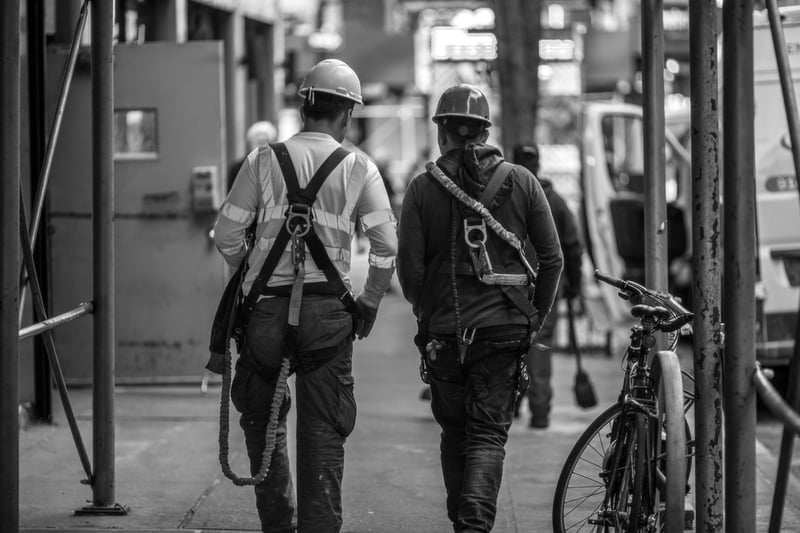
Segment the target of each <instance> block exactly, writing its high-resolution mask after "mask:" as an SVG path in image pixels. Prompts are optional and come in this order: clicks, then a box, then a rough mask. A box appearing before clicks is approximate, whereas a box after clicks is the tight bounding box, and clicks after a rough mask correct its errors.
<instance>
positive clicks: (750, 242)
mask: <svg viewBox="0 0 800 533" xmlns="http://www.w3.org/2000/svg"><path fill="white" fill-rule="evenodd" d="M722 9H723V11H722V24H723V31H722V33H723V36H722V37H723V47H722V48H723V50H724V57H723V69H722V70H723V76H724V78H723V86H724V87H725V98H724V102H723V106H724V107H723V110H724V117H723V142H724V158H725V161H724V166H723V174H724V177H725V182H724V186H723V190H724V195H725V196H724V202H725V204H724V228H725V231H724V233H725V235H724V239H725V241H724V247H723V248H724V254H725V269H724V289H723V301H724V303H725V305H724V308H723V318H724V322H725V323H726V326H727V327H726V331H727V333H726V336H727V339H726V342H725V345H726V353H725V365H724V369H723V377H724V384H725V386H724V394H723V400H724V412H725V435H726V443H725V531H726V532H729V533H730V532H734V531H736V532H743V533H745V532H752V531H755V530H756V500H755V492H756V491H755V464H756V457H755V446H754V444H753V443H754V442H755V438H756V435H755V427H756V390H755V385H754V383H753V373H754V372H755V362H756V356H755V353H756V350H755V323H756V316H755V315H756V313H755V309H756V305H755V290H754V287H755V282H756V224H755V196H756V195H755V190H754V189H755V180H754V179H753V176H754V175H755V161H754V155H753V150H754V148H753V147H754V133H753V113H754V105H755V104H754V101H753V100H754V96H753V0H732V1H727V2H725V3H724V5H723V8H722Z"/></svg>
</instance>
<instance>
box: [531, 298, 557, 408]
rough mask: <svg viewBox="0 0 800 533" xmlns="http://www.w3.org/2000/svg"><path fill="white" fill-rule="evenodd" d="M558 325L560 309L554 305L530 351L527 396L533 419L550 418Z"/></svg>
mask: <svg viewBox="0 0 800 533" xmlns="http://www.w3.org/2000/svg"><path fill="white" fill-rule="evenodd" d="M557 323H558V307H557V306H556V305H554V306H553V309H552V311H550V314H549V315H547V318H546V319H545V320H544V323H543V324H542V328H541V329H540V330H539V334H538V335H537V336H536V341H535V342H534V345H533V346H531V347H530V349H529V350H528V375H529V376H530V378H531V385H530V387H528V392H527V393H526V396H527V397H528V405H529V406H530V408H531V417H532V418H538V419H542V420H547V419H548V418H549V416H550V410H551V408H552V401H553V387H552V385H551V380H552V377H553V349H552V344H553V340H554V337H555V330H556V324H557ZM537 345H541V346H537ZM542 346H543V347H542Z"/></svg>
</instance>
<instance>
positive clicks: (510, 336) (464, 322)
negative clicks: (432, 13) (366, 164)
mask: <svg viewBox="0 0 800 533" xmlns="http://www.w3.org/2000/svg"><path fill="white" fill-rule="evenodd" d="M433 121H434V122H435V123H436V124H437V125H438V134H437V140H438V144H439V150H440V152H441V154H442V156H441V157H440V158H439V159H438V160H437V161H436V163H435V164H433V163H431V164H428V165H427V166H426V170H427V172H425V173H423V174H420V175H418V176H417V177H416V178H414V180H413V181H412V182H411V184H410V185H409V187H408V190H407V191H406V194H405V197H404V199H403V207H402V212H401V216H400V225H399V232H398V233H399V242H400V247H399V253H398V262H397V266H398V276H399V279H400V285H401V287H402V289H403V295H404V296H405V297H406V299H407V300H408V301H409V302H411V305H412V309H413V312H414V315H415V316H416V318H417V323H418V333H417V336H416V337H415V339H414V341H415V344H416V345H417V348H418V349H419V351H420V355H421V376H422V378H423V381H426V380H427V381H429V382H430V385H431V395H432V398H431V410H432V412H433V416H434V418H435V419H436V421H437V423H438V424H439V426H440V427H441V430H442V431H441V444H440V449H441V463H442V473H443V476H444V484H445V488H446V490H447V516H448V518H450V520H451V521H452V523H453V527H454V530H455V531H470V532H486V531H491V529H492V527H493V525H494V520H495V515H496V512H497V496H498V491H499V489H500V483H501V479H502V474H503V459H504V457H505V443H506V441H507V439H508V430H509V428H510V426H511V422H512V419H513V413H514V405H515V402H516V397H517V395H518V394H521V391H522V390H523V389H524V384H525V383H526V378H527V374H526V371H525V370H524V358H525V354H526V353H527V349H528V346H529V344H530V339H531V338H532V337H535V335H536V332H537V331H538V329H539V323H540V320H542V319H544V317H545V316H547V314H548V313H549V311H550V306H551V305H552V303H553V299H554V298H555V295H556V289H557V286H558V278H559V275H560V272H561V262H562V258H561V250H560V248H559V244H558V236H557V234H556V229H555V224H554V223H553V217H552V216H551V215H550V209H549V207H548V205H547V201H546V199H545V196H544V191H542V188H541V186H540V185H539V182H538V181H537V180H536V179H535V178H534V177H533V175H531V173H530V172H528V170H526V169H525V168H524V167H521V166H518V165H511V164H510V163H507V162H505V161H504V160H503V156H502V154H501V153H500V150H499V149H498V148H496V147H494V146H491V145H488V144H486V141H487V139H488V136H489V127H490V126H491V119H490V115H489V103H488V100H487V98H486V96H485V95H484V94H483V93H482V92H481V91H480V90H479V89H477V88H476V87H473V86H471V85H466V84H462V85H456V86H453V87H450V88H449V89H447V90H446V91H445V92H444V93H443V94H442V95H441V98H440V99H439V102H438V105H437V108H436V114H435V115H434V116H433ZM478 200H480V202H478ZM467 205H469V206H470V207H467ZM484 206H485V207H484ZM487 215H488V216H487ZM528 239H531V240H532V243H533V246H534V248H535V250H536V253H537V256H538V258H539V270H538V278H537V282H536V286H535V289H534V287H533V286H532V282H533V276H534V274H533V269H532V268H531V266H530V264H529V263H528V261H527V260H526V258H525V255H524V252H523V251H522V247H521V245H520V242H521V241H522V242H524V241H526V240H528Z"/></svg>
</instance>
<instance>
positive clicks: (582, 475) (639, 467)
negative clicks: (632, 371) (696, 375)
mask: <svg viewBox="0 0 800 533" xmlns="http://www.w3.org/2000/svg"><path fill="white" fill-rule="evenodd" d="M623 412H625V413H626V415H625V416H621V415H622V413H623ZM620 424H622V425H620ZM645 448H646V433H645V422H644V415H643V414H642V413H636V412H633V411H630V410H625V407H624V406H623V405H622V404H614V405H612V406H611V407H609V408H608V409H606V410H605V411H604V412H603V413H601V414H600V416H598V417H597V418H596V419H595V420H594V421H593V422H592V423H591V424H590V425H589V427H588V428H586V430H585V431H584V432H583V433H582V434H581V436H580V437H579V438H578V440H577V441H576V443H575V445H574V446H573V448H572V450H571V451H570V453H569V455H568V456H567V460H566V462H565V463H564V466H563V468H562V470H561V474H560V475H559V478H558V483H557V484H556V492H555V497H554V500H553V531H554V532H555V533H567V532H578V531H594V532H612V531H613V532H620V533H621V532H625V533H630V532H634V531H637V529H636V527H637V525H638V524H637V521H632V520H631V519H630V517H638V516H639V514H640V513H639V507H640V501H641V495H642V487H643V482H644V481H643V480H644V475H643V470H644V463H645V456H644V450H645Z"/></svg>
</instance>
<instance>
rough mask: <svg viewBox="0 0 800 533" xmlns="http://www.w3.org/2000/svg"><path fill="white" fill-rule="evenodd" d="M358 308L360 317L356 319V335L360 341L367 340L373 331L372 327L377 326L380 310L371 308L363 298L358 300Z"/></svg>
mask: <svg viewBox="0 0 800 533" xmlns="http://www.w3.org/2000/svg"><path fill="white" fill-rule="evenodd" d="M356 307H357V308H358V316H357V317H356V330H355V335H356V337H357V338H358V339H365V338H367V336H368V335H369V333H370V332H371V331H372V326H374V325H375V318H376V317H377V316H378V309H377V308H376V307H370V306H369V305H367V304H366V303H364V302H363V301H362V300H361V298H356Z"/></svg>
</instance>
